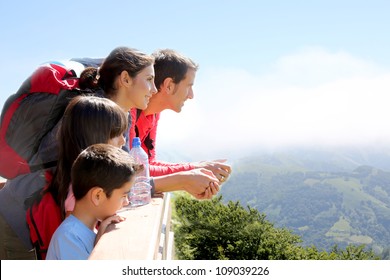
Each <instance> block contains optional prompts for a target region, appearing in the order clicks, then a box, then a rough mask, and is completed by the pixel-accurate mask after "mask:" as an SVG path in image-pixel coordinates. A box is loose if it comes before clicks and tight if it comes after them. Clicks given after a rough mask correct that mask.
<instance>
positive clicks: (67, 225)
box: [46, 215, 96, 260]
mask: <svg viewBox="0 0 390 280" xmlns="http://www.w3.org/2000/svg"><path fill="white" fill-rule="evenodd" d="M95 238H96V233H95V232H94V231H92V230H90V229H89V228H88V227H87V226H86V225H85V224H84V223H82V222H81V221H80V220H79V219H77V218H76V217H75V216H73V215H70V216H69V217H68V218H66V219H65V220H64V221H63V222H62V223H61V225H60V226H59V227H58V228H57V230H56V231H55V232H54V234H53V237H52V238H51V241H50V245H49V249H48V251H47V256H46V259H47V260H86V259H88V257H89V255H90V254H91V252H92V249H93V247H94V243H95Z"/></svg>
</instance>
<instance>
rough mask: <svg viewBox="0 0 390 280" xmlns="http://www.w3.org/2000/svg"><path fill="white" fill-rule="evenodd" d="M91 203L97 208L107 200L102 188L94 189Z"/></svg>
mask: <svg viewBox="0 0 390 280" xmlns="http://www.w3.org/2000/svg"><path fill="white" fill-rule="evenodd" d="M90 192H91V201H92V203H93V204H94V205H95V206H99V204H100V203H101V202H102V201H103V199H105V198H106V194H105V193H104V191H103V189H102V188H101V187H98V186H96V187H93V188H92V189H91V190H90Z"/></svg>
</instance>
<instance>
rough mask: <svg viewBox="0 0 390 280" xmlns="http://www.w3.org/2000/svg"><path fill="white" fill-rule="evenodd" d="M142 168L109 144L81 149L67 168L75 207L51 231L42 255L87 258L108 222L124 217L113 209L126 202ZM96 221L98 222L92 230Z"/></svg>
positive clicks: (71, 258)
mask: <svg viewBox="0 0 390 280" xmlns="http://www.w3.org/2000/svg"><path fill="white" fill-rule="evenodd" d="M142 168H143V167H142V165H138V164H135V162H134V160H133V159H132V158H131V156H130V155H129V154H128V153H127V152H125V151H123V150H122V149H119V148H117V147H114V146H112V145H109V144H95V145H92V146H90V147H88V148H87V149H85V150H84V151H83V152H81V153H80V155H79V156H78V157H77V159H76V160H75V162H74V163H73V166H72V172H71V178H72V187H73V192H74V196H75V199H76V204H75V208H74V211H73V213H72V214H71V215H70V216H69V217H68V218H66V219H65V220H64V221H63V222H62V224H61V225H60V226H59V227H58V229H57V230H56V231H55V233H54V235H53V237H52V239H51V241H50V245H49V249H48V252H47V257H46V259H47V260H77V259H88V257H89V255H90V254H91V252H92V249H93V247H94V246H95V244H96V243H97V242H98V240H99V239H100V237H101V236H102V235H103V234H104V232H105V230H106V229H107V227H108V225H109V224H111V223H119V222H122V221H124V218H123V217H120V216H118V215H116V211H118V210H119V209H120V208H122V207H123V206H125V205H127V204H128V203H129V201H128V194H129V192H130V189H131V187H132V185H133V182H134V178H135V175H136V174H137V173H138V171H140V170H141V169H142ZM98 221H102V222H101V224H100V225H99V230H98V231H97V233H96V225H97V222H98Z"/></svg>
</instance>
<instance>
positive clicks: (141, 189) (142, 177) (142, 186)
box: [129, 137, 151, 207]
mask: <svg viewBox="0 0 390 280" xmlns="http://www.w3.org/2000/svg"><path fill="white" fill-rule="evenodd" d="M130 155H131V156H132V157H133V158H134V160H135V161H136V162H137V163H138V164H142V165H143V166H144V169H143V170H142V171H141V172H140V173H138V175H137V177H136V178H135V182H134V185H133V187H132V188H131V190H130V194H129V201H130V206H132V207H138V206H142V205H145V204H148V203H149V202H150V200H151V193H150V189H151V186H150V181H149V179H150V178H149V158H148V154H147V153H146V152H145V151H144V149H142V147H141V141H140V139H139V137H134V138H133V142H132V148H131V150H130Z"/></svg>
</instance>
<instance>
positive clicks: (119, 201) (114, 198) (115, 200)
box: [100, 179, 134, 220]
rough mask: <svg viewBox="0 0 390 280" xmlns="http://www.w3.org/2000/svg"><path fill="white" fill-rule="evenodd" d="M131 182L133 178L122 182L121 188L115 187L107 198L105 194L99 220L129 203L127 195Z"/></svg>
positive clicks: (113, 213)
mask: <svg viewBox="0 0 390 280" xmlns="http://www.w3.org/2000/svg"><path fill="white" fill-rule="evenodd" d="M133 184H134V179H133V180H131V181H130V182H126V183H125V184H123V185H122V187H121V188H119V189H115V190H114V191H113V192H112V194H111V196H110V197H109V198H108V197H107V196H106V198H105V201H104V203H103V204H102V208H101V212H100V213H101V217H100V219H101V220H104V219H106V218H108V217H110V216H112V215H115V214H116V212H117V211H118V210H119V209H121V208H122V207H124V206H126V205H128V204H129V199H128V196H129V192H130V189H131V187H132V186H133Z"/></svg>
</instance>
